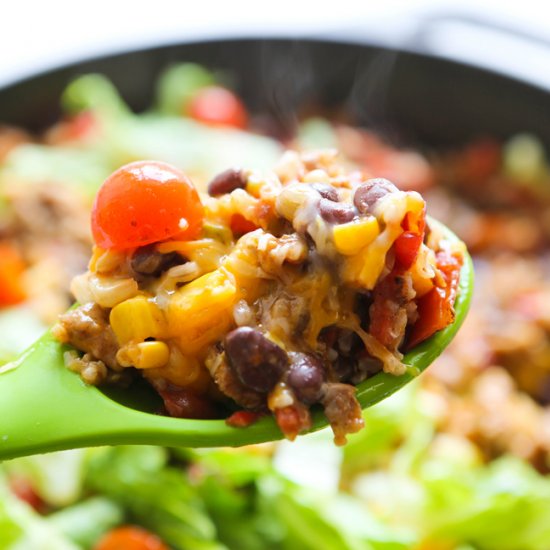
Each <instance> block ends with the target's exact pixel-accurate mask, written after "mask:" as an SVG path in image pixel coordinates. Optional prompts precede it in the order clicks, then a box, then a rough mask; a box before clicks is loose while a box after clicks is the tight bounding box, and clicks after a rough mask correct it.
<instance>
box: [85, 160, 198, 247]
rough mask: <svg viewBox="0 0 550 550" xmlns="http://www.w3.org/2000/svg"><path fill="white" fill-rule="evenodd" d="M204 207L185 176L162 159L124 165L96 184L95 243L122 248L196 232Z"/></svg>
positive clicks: (182, 237) (93, 220) (93, 223)
mask: <svg viewBox="0 0 550 550" xmlns="http://www.w3.org/2000/svg"><path fill="white" fill-rule="evenodd" d="M203 217H204V209H203V206H202V203H201V201H200V198H199V195H198V193H197V190H196V189H195V187H194V185H193V184H192V183H191V180H190V179H189V178H188V177H187V176H186V175H185V174H184V173H183V172H181V171H180V170H178V169H177V168H174V167H173V166H170V165H169V164H166V163H164V162H153V161H140V162H133V163H131V164H127V165H126V166H123V167H122V168H119V169H118V170H117V171H116V172H114V173H113V174H112V175H111V176H109V177H108V178H107V179H106V180H105V182H104V183H103V185H102V186H101V188H100V190H99V192H98V194H97V196H96V199H95V203H94V206H93V210H92V232H93V235H94V239H95V242H96V244H97V245H98V246H100V247H101V248H104V249H110V248H113V249H128V248H134V247H138V246H144V245H146V244H151V243H154V242H158V241H162V240H166V239H171V238H177V239H179V240H191V239H194V238H195V237H197V236H198V235H199V233H200V232H201V230H202V222H203Z"/></svg>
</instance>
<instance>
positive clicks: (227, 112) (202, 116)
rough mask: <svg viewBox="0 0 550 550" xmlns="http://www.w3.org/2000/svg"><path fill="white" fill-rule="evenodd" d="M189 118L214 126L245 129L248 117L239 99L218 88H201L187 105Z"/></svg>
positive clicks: (231, 93)
mask: <svg viewBox="0 0 550 550" xmlns="http://www.w3.org/2000/svg"><path fill="white" fill-rule="evenodd" d="M189 115H190V116H191V118H194V119H195V120H198V121H199V122H204V123H206V124H212V125H214V126H233V127H235V128H246V125H247V122H248V115H247V114H246V109H245V108H244V105H243V104H242V102H241V101H240V99H239V98H238V97H237V96H236V95H235V94H234V93H233V92H230V91H229V90H226V89H225V88H222V87H220V86H209V87H207V88H202V89H201V90H199V91H198V92H197V95H196V96H195V97H194V98H193V99H192V100H191V103H190V104H189Z"/></svg>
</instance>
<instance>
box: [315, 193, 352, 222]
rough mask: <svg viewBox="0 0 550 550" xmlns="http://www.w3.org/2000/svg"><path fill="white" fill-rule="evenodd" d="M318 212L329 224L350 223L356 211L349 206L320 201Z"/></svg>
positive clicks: (324, 200)
mask: <svg viewBox="0 0 550 550" xmlns="http://www.w3.org/2000/svg"><path fill="white" fill-rule="evenodd" d="M319 212H320V213H321V216H322V218H323V219H324V220H325V221H327V222H329V223H346V222H350V221H351V220H353V218H355V216H356V215H357V211H356V210H355V208H354V207H353V206H352V205H351V204H345V203H342V202H332V201H330V200H328V199H321V201H320V202H319Z"/></svg>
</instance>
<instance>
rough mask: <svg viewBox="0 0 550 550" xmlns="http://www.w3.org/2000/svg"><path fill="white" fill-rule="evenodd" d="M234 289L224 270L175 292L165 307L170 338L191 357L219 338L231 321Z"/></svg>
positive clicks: (235, 293)
mask: <svg viewBox="0 0 550 550" xmlns="http://www.w3.org/2000/svg"><path fill="white" fill-rule="evenodd" d="M236 299H237V290H236V288H235V284H234V282H233V280H232V279H231V278H230V275H229V274H228V273H227V272H225V271H223V270H216V271H213V272H211V273H207V274H206V275H203V276H202V277H199V278H198V279H195V280H194V281H192V282H191V283H189V284H187V285H186V286H184V287H182V288H181V289H180V290H178V291H176V292H175V293H174V295H173V296H172V299H171V300H170V302H169V304H168V309H167V313H166V314H167V319H168V325H169V332H170V335H171V336H172V337H174V338H176V339H177V341H178V343H179V345H180V347H181V349H182V351H183V352H184V353H185V354H189V355H192V354H194V353H196V352H198V351H199V350H200V349H202V348H204V347H205V346H207V345H208V344H211V343H212V342H214V341H216V340H217V339H219V338H221V337H222V335H223V334H224V333H225V332H226V331H227V330H228V329H229V327H230V325H231V323H232V322H233V313H232V312H233V306H234V304H235V301H236Z"/></svg>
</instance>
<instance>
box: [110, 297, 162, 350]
mask: <svg viewBox="0 0 550 550" xmlns="http://www.w3.org/2000/svg"><path fill="white" fill-rule="evenodd" d="M109 322H110V323H111V327H112V328H113V331H114V332H115V335H116V337H117V340H118V343H119V344H121V345H124V344H127V343H128V342H142V341H143V340H145V339H146V338H158V337H162V336H163V335H164V332H165V331H166V322H165V319H164V316H163V313H162V311H161V310H160V309H159V308H158V306H157V305H156V304H155V303H154V302H153V301H151V300H148V299H147V298H146V297H145V296H136V297H134V298H131V299H130V300H126V301H124V302H122V303H120V304H118V305H117V306H115V307H114V308H113V309H112V310H111V315H110V317H109Z"/></svg>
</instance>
